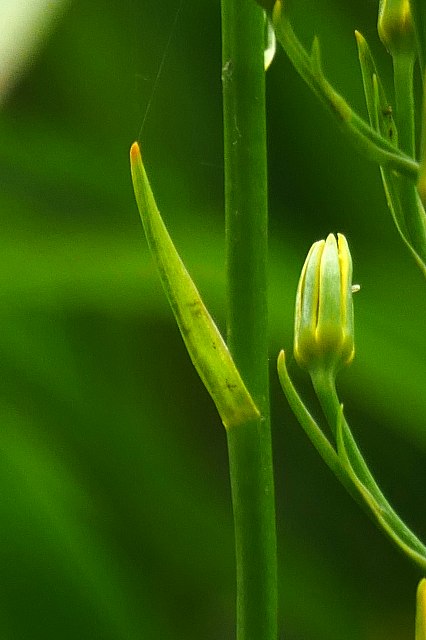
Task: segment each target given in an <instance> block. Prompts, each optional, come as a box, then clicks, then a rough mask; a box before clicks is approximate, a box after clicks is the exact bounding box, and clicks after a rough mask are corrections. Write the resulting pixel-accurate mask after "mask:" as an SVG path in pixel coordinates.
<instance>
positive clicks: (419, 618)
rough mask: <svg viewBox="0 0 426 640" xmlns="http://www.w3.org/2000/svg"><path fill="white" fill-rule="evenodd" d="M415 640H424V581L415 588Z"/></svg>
mask: <svg viewBox="0 0 426 640" xmlns="http://www.w3.org/2000/svg"><path fill="white" fill-rule="evenodd" d="M416 640H426V579H425V578H423V579H422V580H420V582H419V586H418V587H417V607H416Z"/></svg>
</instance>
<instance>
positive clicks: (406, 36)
mask: <svg viewBox="0 0 426 640" xmlns="http://www.w3.org/2000/svg"><path fill="white" fill-rule="evenodd" d="M377 30H378V32H379V37H380V40H381V41H382V43H383V44H384V46H385V47H386V49H387V50H388V51H389V53H390V54H391V55H392V56H393V55H397V54H400V53H412V54H414V53H415V51H416V38H415V32H414V24H413V19H412V16H411V9H410V0H381V1H380V7H379V20H378V23H377Z"/></svg>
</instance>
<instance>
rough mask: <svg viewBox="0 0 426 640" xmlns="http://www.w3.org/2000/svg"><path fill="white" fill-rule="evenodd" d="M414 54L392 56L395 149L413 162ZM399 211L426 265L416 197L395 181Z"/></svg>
mask: <svg viewBox="0 0 426 640" xmlns="http://www.w3.org/2000/svg"><path fill="white" fill-rule="evenodd" d="M414 62H415V56H414V54H411V53H408V54H404V53H402V54H398V55H394V56H393V69H394V84H395V101H396V123H397V127H398V145H399V147H400V149H401V151H403V152H404V153H406V154H407V155H409V156H410V157H412V158H415V154H416V148H415V120H414V92H413V72H414ZM397 182H398V183H399V184H398V189H399V197H400V201H401V207H402V211H403V215H404V219H405V226H406V229H407V234H408V239H409V242H410V244H411V246H412V247H413V249H414V251H415V252H416V253H417V254H418V255H419V256H420V257H421V259H422V260H423V262H425V261H426V218H425V212H424V209H423V206H422V204H421V202H420V200H419V197H418V195H417V189H416V186H415V184H413V182H412V181H411V180H407V179H405V177H402V176H401V177H399V180H397Z"/></svg>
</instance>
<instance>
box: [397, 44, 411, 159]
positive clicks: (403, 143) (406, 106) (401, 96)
mask: <svg viewBox="0 0 426 640" xmlns="http://www.w3.org/2000/svg"><path fill="white" fill-rule="evenodd" d="M414 62H415V56H414V55H413V54H411V53H408V54H404V53H402V54H399V55H395V56H393V72H394V85H395V103H396V124H397V128H398V146H399V147H400V149H401V150H402V151H403V152H404V153H406V154H407V155H408V156H410V157H411V158H415V157H416V149H415V137H414V92H413V72H414Z"/></svg>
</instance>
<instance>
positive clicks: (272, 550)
mask: <svg viewBox="0 0 426 640" xmlns="http://www.w3.org/2000/svg"><path fill="white" fill-rule="evenodd" d="M221 8H222V83H223V117H224V153H225V214H226V260H227V278H228V292H227V294H228V298H227V300H228V302H227V322H228V325H227V341H228V346H229V348H230V351H231V354H232V356H233V358H234V360H235V362H236V364H237V367H238V369H239V371H240V373H241V376H242V378H243V380H244V382H245V384H246V385H247V388H248V390H249V392H250V394H251V396H252V397H253V400H254V402H255V403H256V406H257V407H258V408H259V410H260V413H261V417H260V419H258V420H254V421H250V422H247V423H245V424H243V425H239V426H238V427H236V428H232V429H229V430H228V432H227V436H228V450H229V465H230V477H231V488H232V500H233V511H234V522H235V542H236V561H237V639H238V640H276V637H277V567H276V564H277V561H276V531H275V503H274V482H273V466H272V450H271V435H270V421H269V382H268V314H267V280H266V267H267V181H266V123H265V79H264V68H263V65H264V56H263V50H264V15H263V12H262V10H261V8H260V7H259V6H257V5H256V4H255V3H254V1H253V2H252V1H251V0H222V3H221Z"/></svg>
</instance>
